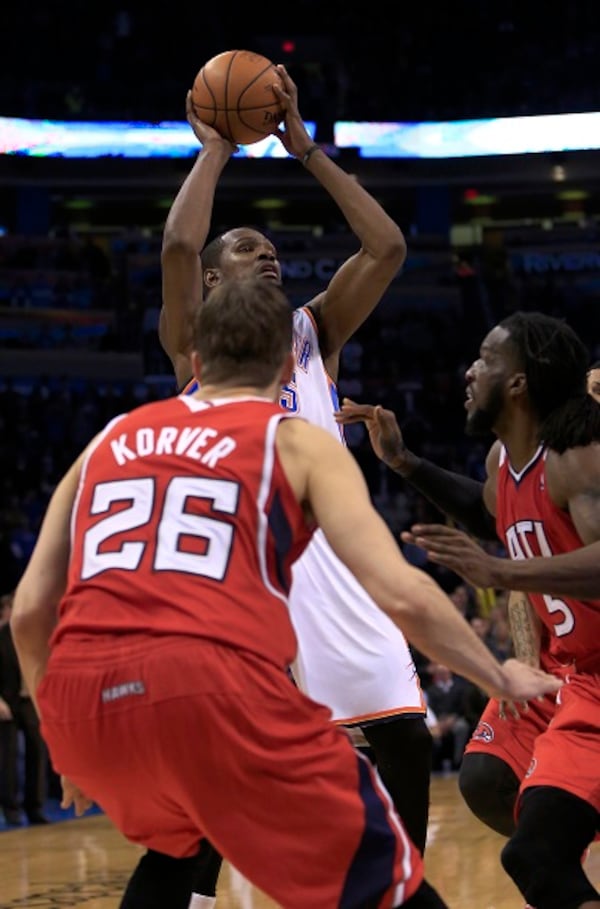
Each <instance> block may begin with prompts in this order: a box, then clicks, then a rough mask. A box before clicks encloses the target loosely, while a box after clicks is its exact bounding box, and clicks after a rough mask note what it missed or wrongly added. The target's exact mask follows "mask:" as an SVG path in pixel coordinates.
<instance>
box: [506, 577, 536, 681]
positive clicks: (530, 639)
mask: <svg viewBox="0 0 600 909" xmlns="http://www.w3.org/2000/svg"><path fill="white" fill-rule="evenodd" d="M508 624H509V626H510V633H511V637H512V641H513V647H514V651H515V657H516V659H517V660H520V661H521V662H522V663H526V664H527V665H528V666H536V667H537V666H539V665H540V644H541V626H542V623H541V621H540V619H539V618H538V615H537V613H536V612H535V610H534V608H533V606H532V605H531V603H530V602H529V597H528V596H527V594H526V593H523V592H522V591H520V590H511V592H510V595H509V597H508Z"/></svg>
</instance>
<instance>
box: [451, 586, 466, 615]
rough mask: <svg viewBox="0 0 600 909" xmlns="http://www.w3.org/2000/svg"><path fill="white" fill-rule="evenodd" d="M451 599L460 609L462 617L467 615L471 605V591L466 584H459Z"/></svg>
mask: <svg viewBox="0 0 600 909" xmlns="http://www.w3.org/2000/svg"><path fill="white" fill-rule="evenodd" d="M450 599H451V600H452V602H453V603H454V605H455V606H456V608H457V609H458V611H459V612H460V614H461V615H466V612H467V607H468V605H469V591H468V590H467V588H466V587H465V585H464V584H459V585H458V587H455V588H454V590H453V591H452V593H451V594H450Z"/></svg>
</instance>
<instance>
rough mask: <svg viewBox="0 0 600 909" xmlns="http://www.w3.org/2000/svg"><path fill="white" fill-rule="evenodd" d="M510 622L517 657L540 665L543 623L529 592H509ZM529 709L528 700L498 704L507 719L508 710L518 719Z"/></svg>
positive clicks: (533, 664)
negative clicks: (530, 600)
mask: <svg viewBox="0 0 600 909" xmlns="http://www.w3.org/2000/svg"><path fill="white" fill-rule="evenodd" d="M508 624H509V626H510V633H511V638H512V642H513V647H514V651H515V659H517V660H519V661H520V662H521V663H525V664H526V665H527V666H534V667H535V668H537V667H539V665H540V645H541V626H542V623H541V621H540V619H539V618H538V616H537V613H536V612H535V610H534V608H533V606H532V605H531V603H530V602H529V598H528V596H527V594H526V593H522V591H520V590H511V592H510V594H509V597H508ZM528 709H529V707H528V704H527V702H526V701H521V702H520V703H518V704H517V703H515V702H514V701H500V702H499V704H498V713H499V715H500V718H501V719H505V717H506V713H507V711H508V712H509V713H511V714H512V715H513V716H514V717H515V718H516V719H518V718H519V716H520V713H519V711H520V710H523V711H527V710H528Z"/></svg>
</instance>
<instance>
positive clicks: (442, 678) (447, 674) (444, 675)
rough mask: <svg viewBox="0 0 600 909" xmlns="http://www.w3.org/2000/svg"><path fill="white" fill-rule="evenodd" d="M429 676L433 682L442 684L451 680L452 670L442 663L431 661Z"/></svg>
mask: <svg viewBox="0 0 600 909" xmlns="http://www.w3.org/2000/svg"><path fill="white" fill-rule="evenodd" d="M431 676H432V679H433V682H434V684H444V683H445V682H450V681H452V672H451V671H450V669H448V667H447V666H444V665H443V664H442V663H433V664H432V667H431Z"/></svg>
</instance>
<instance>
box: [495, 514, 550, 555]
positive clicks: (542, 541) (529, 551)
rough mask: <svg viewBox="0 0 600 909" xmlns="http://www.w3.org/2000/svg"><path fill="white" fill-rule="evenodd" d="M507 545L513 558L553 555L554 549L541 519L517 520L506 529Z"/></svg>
mask: <svg viewBox="0 0 600 909" xmlns="http://www.w3.org/2000/svg"><path fill="white" fill-rule="evenodd" d="M505 536H506V546H507V548H508V552H509V555H510V557H511V559H535V558H537V557H538V556H551V555H552V550H551V548H550V544H549V542H548V540H547V538H546V534H545V533H544V525H543V523H542V522H541V521H527V520H525V521H516V522H515V523H514V524H511V525H510V527H508V528H507V529H506V533H505Z"/></svg>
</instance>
